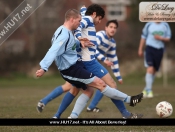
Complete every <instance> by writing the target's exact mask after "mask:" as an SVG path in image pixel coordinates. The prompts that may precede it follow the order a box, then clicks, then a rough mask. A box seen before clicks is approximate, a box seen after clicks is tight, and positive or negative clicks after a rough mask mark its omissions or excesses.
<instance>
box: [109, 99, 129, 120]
mask: <svg viewBox="0 0 175 132" xmlns="http://www.w3.org/2000/svg"><path fill="white" fill-rule="evenodd" d="M111 100H112V102H113V103H114V104H115V106H116V107H117V108H118V109H119V111H120V113H121V114H122V116H123V117H125V118H128V117H129V116H130V115H131V113H130V112H129V111H127V109H126V107H125V105H124V103H123V102H122V101H121V100H115V99H111Z"/></svg>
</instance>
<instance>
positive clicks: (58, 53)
mask: <svg viewBox="0 0 175 132" xmlns="http://www.w3.org/2000/svg"><path fill="white" fill-rule="evenodd" d="M77 46H78V47H77ZM79 47H80V42H79V41H78V40H76V39H75V37H74V35H73V34H72V31H70V30H68V29H67V28H65V27H64V26H63V25H62V26H60V27H59V28H58V29H57V30H56V31H55V33H54V35H53V37H52V46H51V47H50V49H49V51H48V52H47V54H46V55H45V57H44V58H43V59H42V60H41V62H40V66H41V68H42V69H44V70H46V71H47V70H48V68H49V66H50V65H51V64H52V62H53V61H54V60H55V63H56V65H57V67H58V69H59V70H65V69H68V68H69V67H70V66H72V65H73V64H75V63H76V61H77V60H78V56H77V51H76V48H79Z"/></svg>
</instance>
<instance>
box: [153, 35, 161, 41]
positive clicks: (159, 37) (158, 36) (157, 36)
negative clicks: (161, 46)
mask: <svg viewBox="0 0 175 132" xmlns="http://www.w3.org/2000/svg"><path fill="white" fill-rule="evenodd" d="M154 38H155V39H157V40H162V37H161V36H160V35H154Z"/></svg>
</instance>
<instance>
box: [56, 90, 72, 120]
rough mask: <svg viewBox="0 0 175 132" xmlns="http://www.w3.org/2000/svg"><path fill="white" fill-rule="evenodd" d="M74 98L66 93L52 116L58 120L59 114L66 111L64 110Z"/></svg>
mask: <svg viewBox="0 0 175 132" xmlns="http://www.w3.org/2000/svg"><path fill="white" fill-rule="evenodd" d="M74 98H75V96H74V95H73V94H71V93H70V92H67V93H66V94H65V96H64V97H63V99H62V102H61V104H60V106H59V108H58V111H57V113H56V114H55V115H54V116H56V117H57V118H60V116H61V114H62V113H63V112H64V111H65V110H66V108H67V107H68V106H69V105H70V103H71V102H72V101H73V99H74Z"/></svg>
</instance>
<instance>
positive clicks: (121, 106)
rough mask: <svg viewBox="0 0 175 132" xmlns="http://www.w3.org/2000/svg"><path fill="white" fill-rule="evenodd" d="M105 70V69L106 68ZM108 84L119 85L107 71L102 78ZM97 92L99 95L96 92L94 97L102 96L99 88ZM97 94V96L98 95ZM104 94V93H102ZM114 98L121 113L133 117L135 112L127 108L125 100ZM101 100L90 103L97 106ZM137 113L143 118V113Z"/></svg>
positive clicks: (112, 86) (138, 116) (114, 86)
mask: <svg viewBox="0 0 175 132" xmlns="http://www.w3.org/2000/svg"><path fill="white" fill-rule="evenodd" d="M104 71H105V70H104ZM101 79H102V80H103V81H104V82H105V83H106V84H108V85H109V86H110V87H111V88H116V87H117V85H116V82H115V81H114V79H113V78H112V77H111V75H110V74H109V73H107V74H106V75H104V76H103V77H102V78H101ZM96 93H98V95H97V94H96V95H95V97H94V98H98V96H101V94H102V93H101V92H100V91H99V90H97V92H96ZM96 96H97V97H96ZM102 96H103V95H102ZM111 100H112V102H113V103H114V104H115V106H116V107H117V108H118V109H119V111H120V113H121V114H122V116H123V117H124V118H131V117H133V114H132V113H130V112H129V111H128V110H127V109H126V107H125V105H124V103H123V101H121V100H115V99H111ZM99 101H100V100H97V99H96V100H94V99H93V100H92V102H91V104H90V106H92V104H95V106H96V105H97V104H98V102H99ZM90 106H88V107H90ZM95 106H94V108H95ZM135 115H137V118H141V117H142V115H141V114H135Z"/></svg>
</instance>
